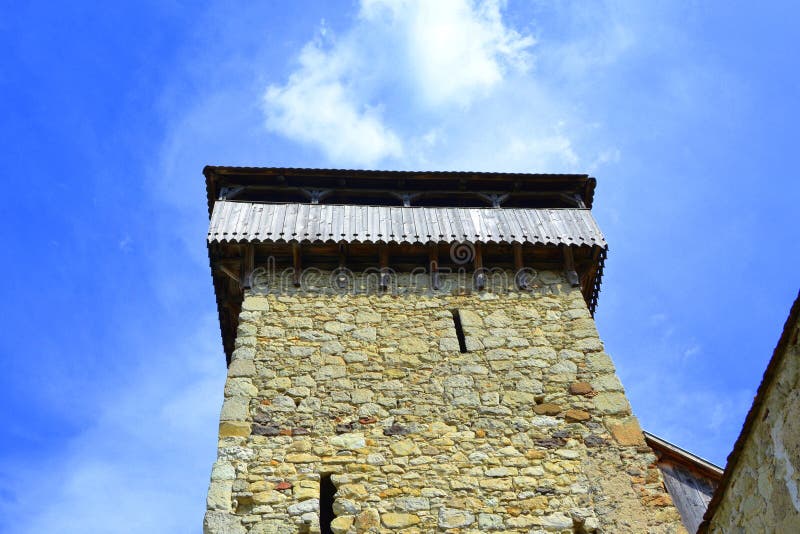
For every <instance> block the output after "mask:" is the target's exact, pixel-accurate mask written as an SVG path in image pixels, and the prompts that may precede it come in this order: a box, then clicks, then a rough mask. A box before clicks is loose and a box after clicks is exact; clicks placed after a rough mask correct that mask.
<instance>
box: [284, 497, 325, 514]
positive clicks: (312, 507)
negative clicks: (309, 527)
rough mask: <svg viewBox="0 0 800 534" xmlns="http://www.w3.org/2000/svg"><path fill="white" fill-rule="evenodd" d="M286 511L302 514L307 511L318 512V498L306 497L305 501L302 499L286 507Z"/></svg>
mask: <svg viewBox="0 0 800 534" xmlns="http://www.w3.org/2000/svg"><path fill="white" fill-rule="evenodd" d="M286 511H287V512H288V513H289V515H295V516H296V515H303V514H305V513H308V512H318V511H319V499H308V500H307V501H302V502H299V503H296V504H293V505H291V506H289V507H288V508H286Z"/></svg>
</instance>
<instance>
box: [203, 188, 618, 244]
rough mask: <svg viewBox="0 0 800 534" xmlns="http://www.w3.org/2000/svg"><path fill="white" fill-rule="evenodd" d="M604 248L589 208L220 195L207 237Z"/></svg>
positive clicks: (249, 240)
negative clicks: (287, 200)
mask: <svg viewBox="0 0 800 534" xmlns="http://www.w3.org/2000/svg"><path fill="white" fill-rule="evenodd" d="M461 241H467V242H472V243H520V244H533V245H579V246H580V245H587V246H599V247H602V248H604V249H605V248H607V245H606V241H605V238H604V237H603V233H602V232H601V231H600V228H598V226H597V223H596V222H595V221H594V218H593V217H592V213H591V211H590V210H588V209H580V208H558V209H550V208H536V209H532V208H427V207H397V206H355V205H330V204H299V203H293V204H269V203H261V202H234V201H223V200H220V201H217V202H216V203H215V204H214V209H213V212H212V215H211V223H210V226H209V230H208V242H209V243H270V242H274V243H288V242H300V243H306V242H307V243H315V242H336V243H340V242H343V243H354V242H357V243H398V244H403V243H408V244H426V243H431V242H433V243H442V242H448V243H450V242H461Z"/></svg>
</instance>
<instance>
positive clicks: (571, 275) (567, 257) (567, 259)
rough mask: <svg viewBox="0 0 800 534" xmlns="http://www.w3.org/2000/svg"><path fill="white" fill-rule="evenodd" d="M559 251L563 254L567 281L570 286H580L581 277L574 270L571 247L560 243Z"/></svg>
mask: <svg viewBox="0 0 800 534" xmlns="http://www.w3.org/2000/svg"><path fill="white" fill-rule="evenodd" d="M561 251H562V252H563V254H564V274H565V275H566V277H567V282H569V283H570V285H572V287H581V279H580V277H579V276H578V272H577V271H576V270H575V257H574V256H573V255H572V248H571V247H570V246H569V245H561Z"/></svg>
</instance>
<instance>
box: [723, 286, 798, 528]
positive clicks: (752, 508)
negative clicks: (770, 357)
mask: <svg viewBox="0 0 800 534" xmlns="http://www.w3.org/2000/svg"><path fill="white" fill-rule="evenodd" d="M799 302H800V301H799ZM797 307H798V304H797V303H795V308H797ZM794 315H795V317H797V314H796V312H795V314H794ZM786 329H787V331H786V336H787V337H786V341H787V343H786V346H785V348H781V347H780V346H779V351H781V350H784V351H785V352H783V353H782V354H776V356H775V358H780V360H778V362H777V363H778V365H777V367H776V368H775V369H774V370H772V369H770V370H768V373H772V374H771V376H770V377H765V382H766V383H768V386H769V387H768V388H767V389H766V391H764V392H763V395H764V398H763V399H762V401H761V405H760V407H759V408H758V410H757V412H756V413H755V417H753V419H752V421H753V426H752V427H750V428H749V430H748V431H747V434H746V438H745V441H744V442H743V447H742V449H741V451H740V452H739V457H738V459H737V460H736V461H735V465H734V469H733V470H732V471H731V473H730V474H728V473H726V476H728V477H729V480H728V484H727V486H726V487H725V491H724V493H723V494H722V495H721V497H722V498H721V500H720V501H719V504H718V506H717V508H716V510H715V511H714V514H713V518H712V519H711V522H710V527H709V529H708V531H709V532H719V533H733V532H800V424H798V415H799V414H800V346H798V332H799V331H800V319H795V320H794V321H793V324H787V326H786ZM770 367H772V364H771V365H770ZM761 395H762V392H759V396H761ZM749 417H750V416H748V418H749Z"/></svg>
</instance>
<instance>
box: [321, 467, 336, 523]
mask: <svg viewBox="0 0 800 534" xmlns="http://www.w3.org/2000/svg"><path fill="white" fill-rule="evenodd" d="M335 497H336V486H335V485H334V484H333V481H332V480H331V476H330V475H322V478H320V480H319V528H320V532H321V533H322V534H333V530H331V523H332V522H333V519H334V517H336V516H334V514H333V500H334V498H335Z"/></svg>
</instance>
